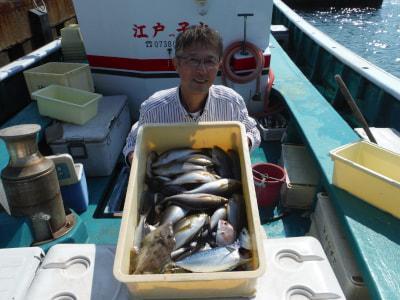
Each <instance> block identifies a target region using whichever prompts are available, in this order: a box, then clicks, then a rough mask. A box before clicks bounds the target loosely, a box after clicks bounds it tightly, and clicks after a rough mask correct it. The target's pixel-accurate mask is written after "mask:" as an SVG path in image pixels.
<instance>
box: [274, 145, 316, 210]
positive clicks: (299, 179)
mask: <svg viewBox="0 0 400 300" xmlns="http://www.w3.org/2000/svg"><path fill="white" fill-rule="evenodd" d="M281 161H282V165H283V167H284V168H285V170H286V174H287V177H286V183H285V184H284V185H283V187H282V189H281V204H282V206H284V207H290V208H299V209H309V208H310V207H311V206H312V204H313V200H314V198H315V194H316V192H317V186H318V183H319V180H320V178H319V174H318V170H317V168H316V166H315V162H314V161H313V159H312V157H311V155H310V152H309V151H308V150H307V148H306V147H305V146H300V145H289V144H282V156H281Z"/></svg>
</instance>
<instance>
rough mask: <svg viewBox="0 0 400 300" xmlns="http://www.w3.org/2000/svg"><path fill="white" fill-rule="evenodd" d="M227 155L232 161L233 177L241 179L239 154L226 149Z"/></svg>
mask: <svg viewBox="0 0 400 300" xmlns="http://www.w3.org/2000/svg"><path fill="white" fill-rule="evenodd" d="M228 155H229V157H230V159H231V162H232V168H231V169H232V175H233V178H234V179H236V180H239V181H241V180H242V171H241V168H240V158H239V155H238V154H237V152H236V151H234V150H228Z"/></svg>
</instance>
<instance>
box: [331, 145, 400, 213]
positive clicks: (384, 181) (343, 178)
mask: <svg viewBox="0 0 400 300" xmlns="http://www.w3.org/2000/svg"><path fill="white" fill-rule="evenodd" d="M330 154H331V158H332V160H333V161H334V169H333V184H334V185H336V186H338V187H340V188H342V189H344V190H346V191H347V192H349V193H350V194H353V195H355V196H357V197H359V198H360V199H362V200H364V201H366V202H368V203H369V204H371V205H373V206H375V207H378V208H380V209H381V210H383V211H386V212H388V213H390V214H392V215H394V216H395V217H397V218H400V155H399V154H396V153H394V152H392V151H389V150H386V149H384V148H382V147H380V146H378V145H376V144H373V143H370V142H367V141H360V142H357V143H353V144H348V145H345V146H342V147H339V148H337V149H334V150H332V151H331V152H330Z"/></svg>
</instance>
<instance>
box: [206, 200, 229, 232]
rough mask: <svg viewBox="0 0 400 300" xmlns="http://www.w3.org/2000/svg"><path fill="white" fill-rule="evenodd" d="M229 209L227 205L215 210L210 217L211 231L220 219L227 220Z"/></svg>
mask: <svg viewBox="0 0 400 300" xmlns="http://www.w3.org/2000/svg"><path fill="white" fill-rule="evenodd" d="M226 216H227V209H226V207H225V206H223V207H220V208H218V209H217V210H215V211H214V213H213V214H212V216H211V219H210V231H213V230H214V228H215V227H217V225H218V221H219V220H226Z"/></svg>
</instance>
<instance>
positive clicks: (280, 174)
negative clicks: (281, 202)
mask: <svg viewBox="0 0 400 300" xmlns="http://www.w3.org/2000/svg"><path fill="white" fill-rule="evenodd" d="M285 178H286V173H285V170H284V169H283V168H282V167H280V166H278V165H275V164H270V163H259V164H254V165H253V180H254V186H255V190H256V195H257V203H258V205H259V206H266V207H270V206H275V205H276V202H277V200H278V196H279V192H280V190H281V186H282V184H283V183H284V182H285Z"/></svg>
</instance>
